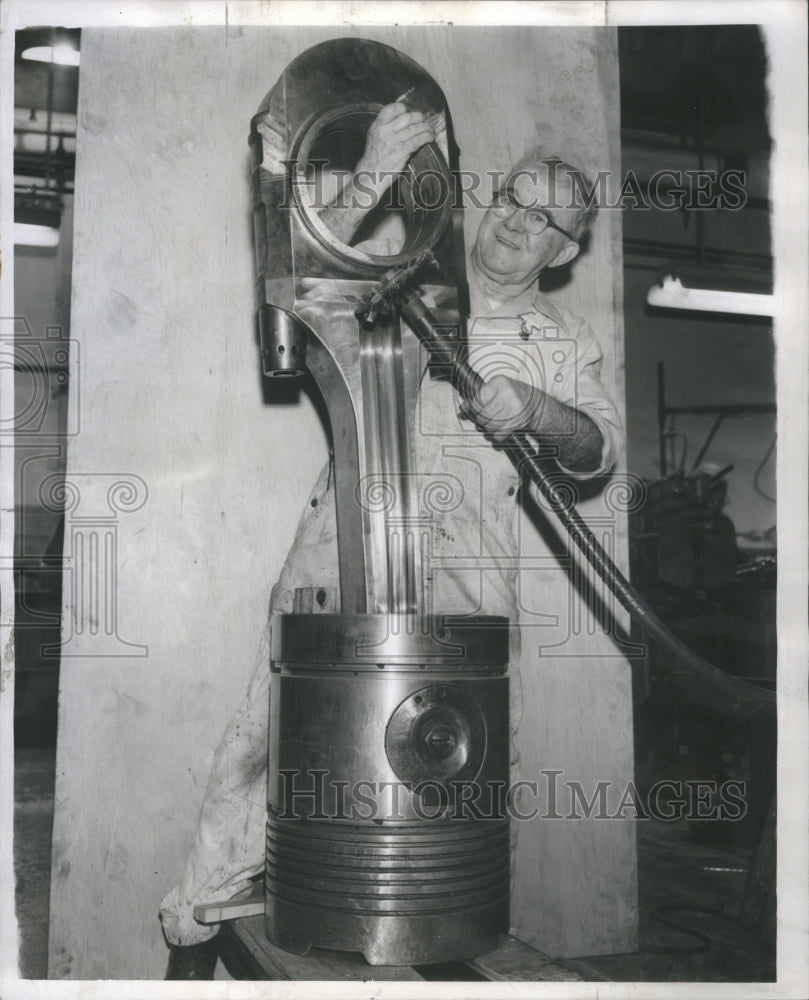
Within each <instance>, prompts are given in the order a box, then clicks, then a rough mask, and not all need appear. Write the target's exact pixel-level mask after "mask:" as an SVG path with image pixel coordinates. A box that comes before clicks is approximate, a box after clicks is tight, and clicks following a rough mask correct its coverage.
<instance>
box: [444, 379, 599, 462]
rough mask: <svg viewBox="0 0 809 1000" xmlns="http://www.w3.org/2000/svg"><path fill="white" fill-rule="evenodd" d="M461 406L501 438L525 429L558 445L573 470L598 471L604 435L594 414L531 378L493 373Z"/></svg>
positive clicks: (480, 425)
mask: <svg viewBox="0 0 809 1000" xmlns="http://www.w3.org/2000/svg"><path fill="white" fill-rule="evenodd" d="M462 411H463V414H464V415H465V416H468V417H469V419H470V420H472V421H474V423H476V424H477V426H478V427H479V428H480V429H481V430H482V431H484V432H485V433H486V434H489V435H491V437H492V438H493V439H494V440H495V441H497V442H503V441H505V440H506V438H508V437H509V435H511V434H514V433H516V432H518V431H522V432H524V433H526V434H531V435H532V436H533V437H535V438H538V439H540V440H541V441H542V442H543V443H545V444H552V445H554V446H555V447H556V449H557V454H556V457H557V459H558V461H559V463H560V464H561V465H562V466H563V467H564V468H565V469H569V470H570V471H572V472H579V473H583V474H588V473H594V472H595V471H596V470H597V469H598V468H599V466H600V465H601V453H602V448H603V444H604V440H603V438H602V436H601V431H600V430H599V429H598V427H597V426H596V425H595V423H594V422H593V421H592V420H591V419H590V417H588V416H587V414H586V413H582V412H581V410H576V409H574V408H573V407H572V406H567V405H566V404H565V403H560V402H559V400H558V399H555V398H554V397H553V396H549V395H548V394H547V393H546V392H543V391H542V389H536V388H534V387H533V386H530V385H528V383H526V382H519V381H517V380H516V379H512V378H508V376H506V375H493V376H492V377H491V378H490V379H488V380H487V381H486V382H483V383H482V385H481V386H480V389H479V390H478V392H477V393H476V394H475V397H474V398H473V399H469V400H465V401H464V403H463V404H462Z"/></svg>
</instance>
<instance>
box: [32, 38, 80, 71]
mask: <svg viewBox="0 0 809 1000" xmlns="http://www.w3.org/2000/svg"><path fill="white" fill-rule="evenodd" d="M22 58H23V59H32V60H34V62H45V63H49V62H54V63H56V65H57V66H78V65H79V59H80V58H81V57H80V54H79V50H78V49H74V48H73V47H72V46H71V45H65V44H64V43H62V44H59V45H34V46H32V47H31V48H30V49H25V50H24V51H23V53H22Z"/></svg>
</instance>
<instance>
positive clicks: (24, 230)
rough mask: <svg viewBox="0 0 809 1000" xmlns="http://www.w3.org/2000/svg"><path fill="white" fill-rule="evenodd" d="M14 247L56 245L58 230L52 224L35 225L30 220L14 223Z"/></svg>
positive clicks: (57, 244) (57, 243)
mask: <svg viewBox="0 0 809 1000" xmlns="http://www.w3.org/2000/svg"><path fill="white" fill-rule="evenodd" d="M14 246H15V247H58V246H59V230H58V229H54V228H53V226H35V225H33V224H32V223H30V222H15V223H14Z"/></svg>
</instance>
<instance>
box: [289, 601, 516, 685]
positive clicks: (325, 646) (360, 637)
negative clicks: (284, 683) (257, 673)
mask: <svg viewBox="0 0 809 1000" xmlns="http://www.w3.org/2000/svg"><path fill="white" fill-rule="evenodd" d="M271 655H272V659H273V666H274V668H275V669H276V670H283V669H292V668H291V667H290V664H294V665H296V669H297V668H298V667H300V666H302V665H306V666H307V667H308V668H309V669H317V668H319V669H323V670H331V669H333V665H346V666H349V665H350V666H351V667H352V668H353V669H355V670H357V669H362V668H364V667H370V668H371V669H373V670H387V671H389V672H390V671H395V670H396V669H397V668H398V667H402V668H408V667H413V666H415V667H418V668H419V669H422V670H425V671H431V670H438V671H442V672H450V671H452V672H454V671H460V672H463V673H468V672H483V673H487V674H502V673H504V672H505V669H506V663H507V662H508V620H507V619H506V618H501V617H498V616H496V615H487V616H484V615H478V616H475V617H463V616H457V615H425V616H415V615H342V614H341V615H332V614H317V615H275V616H274V617H273V620H272V654H271Z"/></svg>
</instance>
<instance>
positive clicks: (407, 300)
mask: <svg viewBox="0 0 809 1000" xmlns="http://www.w3.org/2000/svg"><path fill="white" fill-rule="evenodd" d="M393 302H394V303H395V306H396V308H397V309H398V310H399V312H400V313H401V315H402V317H403V318H404V320H405V321H406V322H407V324H408V326H409V327H410V328H411V329H412V330H413V331H414V333H415V334H416V336H418V338H419V339H420V340H421V341H422V343H424V344H425V346H426V347H427V349H428V350H429V352H430V355H431V357H432V359H433V360H434V361H435V362H437V363H438V365H440V366H441V367H443V368H444V369H445V371H446V372H447V374H449V375H450V376H451V378H452V381H453V383H454V384H455V386H456V388H457V389H458V391H459V393H460V394H461V396H462V398H464V399H470V398H473V397H474V396H475V394H476V393H477V392H478V391H479V389H480V387H481V385H482V384H483V379H482V378H481V376H480V375H479V374H478V373H477V372H476V371H475V370H474V368H472V366H471V365H470V364H469V362H468V361H467V360H466V358H465V357H464V356H463V354H464V351H463V346H464V345H463V342H462V340H461V338H460V336H459V332H458V330H457V329H455V330H453V329H451V328H448V327H446V326H442V325H441V324H439V323H438V321H437V320H436V318H435V317H434V316H433V314H432V313H431V312H430V310H429V309H428V308H427V307H426V306H425V304H424V302H423V301H422V300H421V298H420V297H419V295H418V294H417V293H416V292H415V290H414V289H412V288H408V287H404V288H403V287H402V285H401V283H400V284H399V286H398V287H397V288H396V294H395V296H394V297H393ZM358 315H360V317H361V318H362V312H361V311H360V312H358ZM504 448H505V450H506V451H507V453H508V454H509V457H510V458H511V460H512V461H513V462H514V464H515V466H516V467H517V469H518V470H520V471H522V470H523V469H524V470H525V471H526V472H527V474H528V476H529V477H530V479H531V481H532V482H533V483H534V484H535V486H536V487H537V489H538V490H539V492H540V494H541V495H542V497H543V498H544V499H545V501H546V503H547V504H548V506H549V507H550V508H551V509H552V510H553V511H554V513H555V514H556V516H557V517H558V518H559V520H560V521H561V523H562V525H563V527H564V528H565V530H566V531H567V533H568V534H569V535H570V537H571V538H572V539H573V541H574V542H575V543H576V545H577V546H578V548H579V549H580V550H581V552H582V553H583V554H584V556H585V557H586V559H587V561H588V562H589V563H590V564H591V565H592V567H593V568H594V570H595V571H596V573H598V575H599V576H600V577H601V579H602V580H603V581H604V583H605V584H606V586H607V587H608V588H609V590H610V592H611V593H612V594H614V595H615V597H616V598H617V599H618V600H619V601H620V603H621V604H622V605H623V607H624V608H626V610H627V611H628V612H629V614H630V615H631V616H632V618H633V619H634V620H635V621H636V622H637V623H638V624H639V625H640V626H641V628H642V629H643V630H644V631H645V632H646V633H647V635H649V636H650V637H651V638H652V639H654V640H655V641H656V642H657V643H658V645H659V646H660V647H662V648H663V649H665V650H666V652H668V653H670V654H671V656H673V657H674V658H675V659H676V660H677V662H678V663H679V664H680V665H681V667H683V668H684V670H682V671H672V672H671V675H672V679H673V680H674V681H676V682H677V683H678V685H679V686H680V687H681V688H684V689H686V690H687V692H688V694H689V696H690V697H691V699H692V700H693V701H695V702H696V703H698V704H702V705H706V706H707V707H711V708H717V707H718V705H717V698H718V699H719V700H720V706H719V707H721V710H722V711H724V712H725V713H726V714H729V715H731V716H733V717H734V718H736V719H739V720H742V719H752V718H755V719H764V720H767V721H774V720H775V711H776V697H775V692H774V691H768V690H765V689H764V688H760V687H757V686H755V685H753V684H748V683H746V682H745V681H742V680H739V679H738V678H736V677H733V676H732V675H730V674H728V673H726V672H725V671H724V670H720V669H719V667H716V666H714V665H713V664H712V663H710V662H709V661H708V660H706V659H704V658H703V657H702V656H700V655H699V654H698V653H695V652H694V650H693V649H691V648H690V647H689V646H687V645H686V644H685V643H684V642H683V641H682V640H681V639H678V638H677V636H676V635H674V633H673V632H671V631H670V630H669V629H668V628H666V626H665V625H664V624H663V623H662V622H661V621H660V619H659V618H658V617H657V615H656V614H655V613H654V611H653V610H652V609H651V608H650V607H649V605H648V604H647V603H646V601H645V600H644V599H643V597H642V596H641V595H640V594H639V593H638V592H637V591H636V590H635V588H634V587H633V586H632V585H631V584H630V582H629V581H628V580H627V579H626V577H625V576H624V575H623V573H621V571H620V569H618V567H617V566H616V565H615V563H614V562H613V561H612V559H611V558H610V556H609V555H608V554H607V552H606V551H605V550H604V548H603V547H602V545H601V543H600V542H599V541H598V539H597V538H596V537H595V535H594V534H593V533H592V531H590V529H589V527H588V526H587V524H586V523H585V522H584V520H583V519H582V516H581V515H580V514H579V512H578V511H577V510H576V508H575V507H574V506H573V504H572V503H571V501H570V500H569V498H568V497H566V496H565V494H564V493H563V492H562V491H560V490H559V489H558V488H557V487H556V486H555V485H554V483H553V481H552V479H551V478H550V477H549V475H548V472H546V470H545V468H544V466H543V460H542V459H541V458H540V457H539V455H538V454H537V452H536V450H535V449H534V447H533V445H532V443H531V439H530V438H529V437H528V435H526V434H524V433H517V434H512V435H511V436H510V437H509V438H508V439H507V440H506V441H505V443H504Z"/></svg>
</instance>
